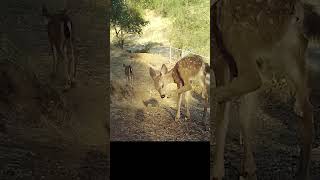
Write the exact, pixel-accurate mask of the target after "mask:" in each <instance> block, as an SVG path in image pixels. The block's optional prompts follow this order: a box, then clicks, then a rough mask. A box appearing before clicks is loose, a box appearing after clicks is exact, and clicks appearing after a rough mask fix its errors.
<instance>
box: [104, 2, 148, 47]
mask: <svg viewBox="0 0 320 180" xmlns="http://www.w3.org/2000/svg"><path fill="white" fill-rule="evenodd" d="M110 22H111V26H112V28H113V29H114V30H115V32H116V37H117V38H118V42H119V44H120V46H121V47H122V48H123V45H124V40H125V38H126V37H127V35H128V34H141V33H142V27H143V26H146V25H147V24H148V21H145V20H144V19H143V17H142V14H141V11H140V10H139V9H137V8H134V7H132V6H130V4H128V3H126V2H125V1H124V0H113V1H112V8H111V16H110Z"/></svg>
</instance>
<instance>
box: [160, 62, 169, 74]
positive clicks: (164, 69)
mask: <svg viewBox="0 0 320 180" xmlns="http://www.w3.org/2000/svg"><path fill="white" fill-rule="evenodd" d="M167 72H168V68H167V66H166V65H165V64H163V65H162V67H161V75H164V74H167Z"/></svg>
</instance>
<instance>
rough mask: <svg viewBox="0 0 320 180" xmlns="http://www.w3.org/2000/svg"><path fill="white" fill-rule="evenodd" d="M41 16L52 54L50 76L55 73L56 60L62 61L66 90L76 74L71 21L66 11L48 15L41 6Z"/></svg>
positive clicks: (45, 9)
mask: <svg viewBox="0 0 320 180" xmlns="http://www.w3.org/2000/svg"><path fill="white" fill-rule="evenodd" d="M42 15H43V16H44V17H45V18H46V19H47V31H48V38H49V44H50V47H51V50H52V53H53V66H52V75H53V76H55V75H56V73H57V61H58V59H60V60H62V61H63V63H64V73H65V78H66V83H65V89H68V88H70V86H71V85H73V83H74V82H75V73H76V62H75V57H74V46H73V26H72V21H71V19H70V17H69V16H68V15H67V13H66V10H64V11H62V12H59V13H55V14H50V13H49V12H48V10H47V8H46V7H45V6H42ZM68 54H69V55H70V57H69V56H68Z"/></svg>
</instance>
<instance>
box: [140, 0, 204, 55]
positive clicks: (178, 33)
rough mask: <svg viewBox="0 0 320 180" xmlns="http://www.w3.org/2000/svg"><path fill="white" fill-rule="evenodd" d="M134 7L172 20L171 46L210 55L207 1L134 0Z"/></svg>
mask: <svg viewBox="0 0 320 180" xmlns="http://www.w3.org/2000/svg"><path fill="white" fill-rule="evenodd" d="M135 3H136V6H139V7H140V8H142V9H147V8H148V9H152V10H155V11H156V12H158V13H159V14H161V15H162V16H165V17H168V18H170V19H171V20H172V22H173V23H172V27H171V32H170V42H171V44H172V45H173V46H175V47H178V48H184V49H187V48H188V49H192V51H193V52H196V53H199V54H202V55H205V56H207V57H209V55H210V49H209V48H210V1H209V0H183V1H182V0H135Z"/></svg>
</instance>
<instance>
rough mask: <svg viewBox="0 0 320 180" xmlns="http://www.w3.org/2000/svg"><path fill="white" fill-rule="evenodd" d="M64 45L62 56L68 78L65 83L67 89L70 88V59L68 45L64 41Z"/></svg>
mask: <svg viewBox="0 0 320 180" xmlns="http://www.w3.org/2000/svg"><path fill="white" fill-rule="evenodd" d="M61 47H62V56H63V62H64V73H65V78H66V83H65V89H69V87H70V76H69V69H70V67H69V65H70V64H69V59H68V56H67V46H66V43H63V45H62V46H61Z"/></svg>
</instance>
